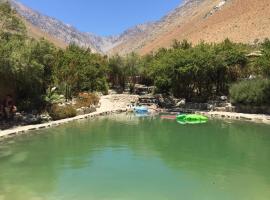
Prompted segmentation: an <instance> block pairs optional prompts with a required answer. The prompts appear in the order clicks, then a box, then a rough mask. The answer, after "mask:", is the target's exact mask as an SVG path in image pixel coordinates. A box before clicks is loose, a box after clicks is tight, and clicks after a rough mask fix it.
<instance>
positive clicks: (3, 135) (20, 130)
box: [0, 109, 127, 141]
mask: <svg viewBox="0 0 270 200" xmlns="http://www.w3.org/2000/svg"><path fill="white" fill-rule="evenodd" d="M123 112H127V109H116V110H108V111H97V112H94V113H90V114H86V115H79V116H76V117H72V118H67V119H62V120H57V121H51V122H47V123H43V124H35V125H27V126H21V127H17V128H14V129H8V130H4V131H1V132H0V141H1V140H4V139H7V138H10V137H14V136H17V135H22V134H25V133H28V132H31V131H36V130H41V129H47V128H51V127H57V126H60V125H62V124H67V123H69V122H73V121H78V120H83V119H90V118H94V117H98V116H105V115H111V114H117V113H118V114H119V113H123Z"/></svg>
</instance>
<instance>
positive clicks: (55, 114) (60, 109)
mask: <svg viewBox="0 0 270 200" xmlns="http://www.w3.org/2000/svg"><path fill="white" fill-rule="evenodd" d="M49 114H50V116H51V118H52V119H53V120H60V119H66V118H71V117H75V116H76V110H75V108H73V107H72V106H70V105H67V106H59V105H57V104H55V105H53V106H52V107H51V109H50V111H49Z"/></svg>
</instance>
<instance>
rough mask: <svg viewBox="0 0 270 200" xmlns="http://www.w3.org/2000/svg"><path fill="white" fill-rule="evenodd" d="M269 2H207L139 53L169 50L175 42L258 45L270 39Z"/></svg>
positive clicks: (208, 0)
mask: <svg viewBox="0 0 270 200" xmlns="http://www.w3.org/2000/svg"><path fill="white" fill-rule="evenodd" d="M269 10H270V1H269V0H227V1H225V0H211V1H210V0H205V1H202V3H201V4H200V5H199V6H198V7H194V8H193V10H192V12H191V13H190V14H189V15H187V16H185V17H184V18H182V23H181V24H180V25H178V26H176V27H172V28H169V29H168V30H167V32H166V33H164V34H159V35H158V37H156V38H155V39H154V40H153V41H149V42H148V43H147V44H145V45H144V46H143V47H142V48H141V49H140V50H139V51H140V53H141V54H145V53H148V52H150V51H154V50H157V49H158V48H160V47H168V46H170V45H171V42H172V41H173V39H178V40H182V39H188V40H189V41H191V42H193V43H195V44H196V43H198V42H199V41H201V40H204V41H206V42H220V41H222V40H224V39H225V38H229V39H231V40H233V41H235V42H243V43H254V42H257V41H259V40H263V39H264V38H270V12H269Z"/></svg>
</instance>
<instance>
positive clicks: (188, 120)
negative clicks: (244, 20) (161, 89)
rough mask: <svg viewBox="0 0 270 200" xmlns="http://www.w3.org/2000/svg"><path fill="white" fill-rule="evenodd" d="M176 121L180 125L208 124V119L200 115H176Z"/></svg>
mask: <svg viewBox="0 0 270 200" xmlns="http://www.w3.org/2000/svg"><path fill="white" fill-rule="evenodd" d="M176 121H177V122H178V123H180V124H204V123H206V122H208V118H207V117H205V116H202V115H195V114H192V115H191V114H183V115H178V116H177V117H176Z"/></svg>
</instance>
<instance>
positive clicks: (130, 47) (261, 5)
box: [10, 0, 270, 55]
mask: <svg viewBox="0 0 270 200" xmlns="http://www.w3.org/2000/svg"><path fill="white" fill-rule="evenodd" d="M10 2H11V3H12V5H13V7H14V8H15V9H16V10H17V12H18V13H19V14H20V15H21V16H22V17H23V18H24V19H25V22H26V25H27V28H28V32H29V34H30V35H32V36H33V37H45V38H47V39H49V40H50V41H52V42H54V43H55V44H57V45H58V46H60V47H65V46H66V45H68V44H69V43H76V44H78V45H80V46H83V47H89V48H91V49H92V50H93V51H97V52H101V53H107V54H116V53H118V54H121V55H123V54H127V53H130V52H132V51H135V52H138V53H140V54H145V53H149V52H151V51H155V50H157V49H158V48H160V47H168V46H170V45H171V43H172V41H173V40H174V39H178V40H182V39H188V40H190V41H191V42H193V43H195V44H196V43H198V42H199V41H201V40H204V41H207V42H219V41H222V40H224V39H225V38H230V39H231V40H233V41H236V42H245V43H253V42H254V41H255V40H256V41H258V40H262V39H264V38H266V37H270V12H269V10H270V1H269V0H185V1H184V2H183V3H182V4H181V5H179V6H178V7H177V8H176V9H174V10H173V11H172V12H170V13H169V14H168V15H166V16H165V17H163V18H162V19H160V20H159V21H156V22H151V23H146V24H141V25H137V26H135V27H133V28H130V29H128V30H126V31H125V32H123V33H122V34H121V35H118V36H111V37H100V36H96V35H94V34H91V33H82V32H80V31H78V30H77V29H76V28H74V27H72V26H70V25H67V24H64V23H63V22H61V21H59V20H57V19H54V18H51V17H48V16H45V15H42V14H41V13H39V12H37V11H34V10H32V9H30V8H28V7H26V6H24V5H23V4H21V3H19V2H18V1H16V0H10Z"/></svg>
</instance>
